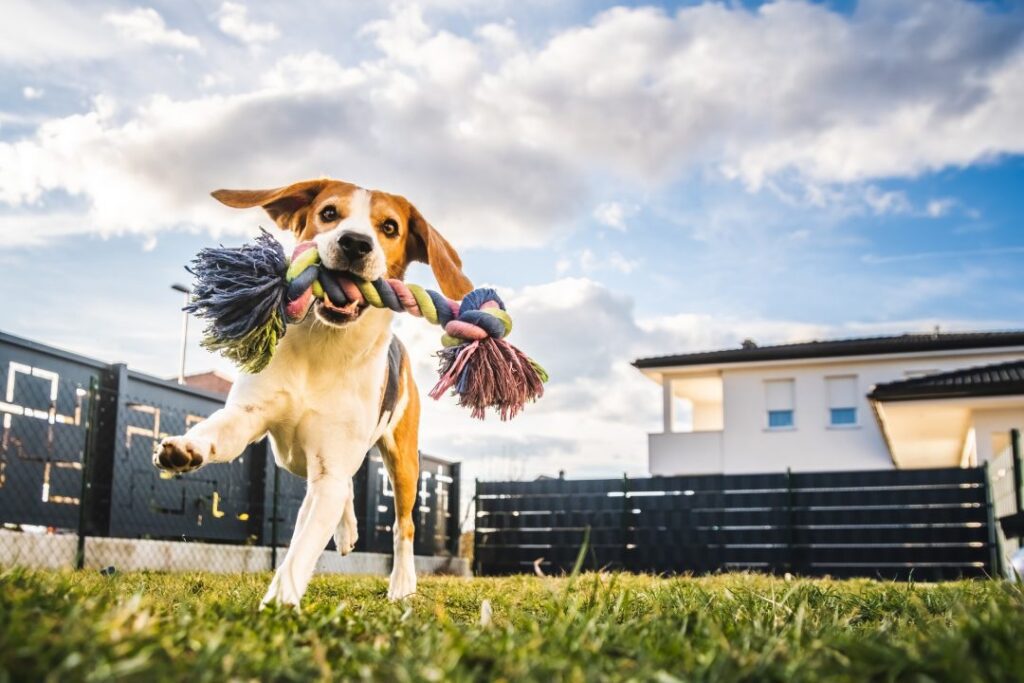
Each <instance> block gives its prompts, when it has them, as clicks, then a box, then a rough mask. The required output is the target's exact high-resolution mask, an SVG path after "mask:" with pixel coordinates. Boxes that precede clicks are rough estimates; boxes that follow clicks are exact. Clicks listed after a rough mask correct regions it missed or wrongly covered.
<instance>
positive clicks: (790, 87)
mask: <svg viewBox="0 0 1024 683" xmlns="http://www.w3.org/2000/svg"><path fill="white" fill-rule="evenodd" d="M232 7H234V6H232ZM238 7H242V6H240V5H239V6H238ZM243 9H244V7H243ZM239 14H240V13H239V12H238V11H237V10H230V11H229V12H228V14H227V15H222V18H223V17H224V16H234V17H236V18H237V16H239ZM107 19H108V21H111V22H113V23H114V24H115V25H116V26H117V27H118V28H119V29H120V30H122V31H124V32H125V33H126V35H129V36H132V37H133V39H135V40H140V41H143V42H149V43H152V44H160V45H167V46H172V47H176V48H178V49H182V50H199V49H200V45H199V41H198V39H197V38H195V37H193V36H189V35H185V34H184V33H181V32H180V31H175V30H172V29H169V28H167V27H166V25H165V24H164V21H163V19H162V17H160V15H159V14H157V13H156V12H155V11H154V10H152V9H143V8H138V9H135V10H132V11H130V12H126V13H121V14H109V15H107ZM1022 20H1024V18H1022V15H1019V14H1016V13H1009V14H1006V13H997V12H993V11H989V10H987V9H986V8H985V7H984V6H981V5H978V4H974V3H969V2H964V1H962V0H939V1H937V2H933V3H917V2H911V1H910V0H889V1H886V2H882V1H881V0H865V1H864V2H861V3H859V4H858V6H857V8H856V9H855V11H854V12H853V15H852V16H845V15H841V14H838V13H833V12H830V11H828V9H827V8H825V7H822V6H819V5H812V4H807V3H803V2H780V3H774V4H769V5H765V6H762V7H761V8H760V9H758V10H757V11H749V10H746V9H744V8H742V7H740V6H731V5H723V4H719V3H715V4H705V5H700V6H696V7H684V8H682V9H680V10H679V11H677V12H676V13H674V14H671V15H669V14H666V13H665V12H663V11H661V10H658V9H654V8H649V7H642V8H636V9H630V8H616V9H613V10H609V11H607V12H604V13H602V14H600V15H598V16H596V17H595V18H594V19H593V20H592V21H590V22H589V23H588V24H586V25H582V26H574V27H569V28H565V29H563V30H560V31H558V32H556V33H554V34H553V35H552V36H551V37H550V38H549V39H547V40H546V41H541V42H540V43H537V42H530V41H525V40H520V39H519V36H518V35H517V32H516V28H515V26H514V25H508V24H503V25H485V26H483V27H481V28H480V29H479V30H477V31H476V32H473V31H469V32H467V34H466V35H465V36H462V35H456V34H455V33H452V32H450V31H445V30H437V29H435V28H433V27H432V26H431V25H430V24H429V23H427V21H426V20H425V19H424V16H423V14H422V12H421V11H420V10H419V9H417V7H416V6H404V7H402V8H400V9H397V10H395V11H394V12H393V13H392V15H391V16H390V17H388V18H386V19H383V20H380V21H373V22H370V23H368V24H367V25H365V26H364V27H363V28H362V29H361V30H359V31H356V33H358V35H359V36H361V37H363V38H366V39H369V40H370V41H372V43H373V45H374V46H375V48H376V54H375V55H374V56H372V57H369V58H366V59H363V60H362V61H356V62H351V63H345V64H341V63H339V62H338V61H337V60H336V59H335V58H334V57H331V56H329V55H325V54H322V53H318V52H306V53H300V54H286V55H284V56H283V57H280V58H278V59H277V61H276V64H271V66H270V67H269V68H267V69H265V70H264V75H263V76H262V78H256V79H254V78H253V76H252V74H251V73H249V71H250V69H251V66H250V65H249V64H244V65H239V66H238V67H237V68H238V72H236V73H232V74H225V75H224V76H223V80H221V77H218V78H217V79H215V80H210V81H209V82H208V83H207V87H209V88H210V89H213V88H215V87H216V84H217V82H230V83H231V84H232V86H233V87H232V90H231V92H230V94H216V93H215V92H211V93H209V94H207V95H204V96H200V97H194V98H191V99H189V98H187V97H180V98H176V99H172V98H170V97H166V96H162V95H154V96H153V97H152V98H151V99H149V100H148V101H146V102H144V103H143V104H142V105H141V106H138V107H136V108H134V109H132V110H125V111H122V112H120V114H119V115H118V116H117V117H103V116H102V115H100V112H98V111H90V112H86V113H83V114H77V115H74V116H68V117H64V118H57V119H52V120H49V121H46V122H45V123H43V124H42V125H41V126H40V127H39V128H38V130H37V131H36V133H35V134H34V135H31V136H29V137H26V138H23V139H20V140H13V141H7V142H3V143H0V201H4V202H6V203H9V204H14V205H23V204H26V203H31V202H33V201H36V200H38V198H39V197H41V196H42V195H43V194H45V193H46V192H49V191H62V192H67V193H70V194H72V195H76V196H80V197H82V198H83V199H84V200H85V204H86V205H87V206H89V207H90V209H89V215H88V216H87V217H86V219H85V220H83V221H82V222H81V224H82V229H83V230H101V231H108V232H110V231H120V230H132V231H141V232H151V231H154V230H159V229H161V228H167V227H174V226H177V225H180V224H182V223H192V224H197V225H200V226H206V227H209V228H215V229H222V228H224V227H231V226H235V227H236V228H237V227H238V226H240V225H242V223H243V221H242V220H241V219H237V218H228V217H227V213H226V212H224V211H222V210H219V209H216V208H215V207H213V205H212V203H211V202H210V200H209V199H208V198H207V196H206V193H207V192H208V191H209V190H210V189H212V188H215V187H220V186H225V185H233V186H241V185H255V186H266V185H276V184H283V183H285V182H290V181H292V180H295V179H300V178H305V177H310V176H315V175H320V174H325V173H326V174H329V175H334V176H337V177H341V178H344V179H348V180H352V181H355V182H358V183H360V184H364V185H372V186H377V187H383V188H386V189H394V190H396V191H401V192H402V193H403V194H406V195H407V196H410V197H411V198H412V199H413V200H414V201H418V202H419V203H421V204H424V206H421V208H423V209H424V210H425V211H426V212H427V215H428V216H429V217H430V218H431V219H432V220H433V221H434V222H435V223H437V224H438V225H440V226H443V228H444V229H445V230H446V231H448V232H450V233H451V234H452V235H453V236H455V238H456V239H457V240H458V241H459V243H460V244H461V245H465V246H472V245H477V244H486V245H489V246H495V247H501V246H507V245H537V244H540V243H544V242H546V241H548V240H550V239H551V236H552V235H556V234H559V230H557V229H556V228H558V227H569V226H570V225H572V224H573V222H574V219H575V218H577V217H578V216H579V215H580V214H581V212H585V211H586V210H587V207H588V206H593V204H592V202H593V199H592V198H591V197H589V196H588V191H589V188H590V183H591V182H593V181H594V179H595V178H599V179H600V178H625V179H627V180H630V181H639V182H640V183H642V184H646V185H655V186H660V185H661V184H663V183H668V182H671V181H672V180H673V179H676V178H678V177H679V174H680V173H685V172H688V171H692V170H695V169H699V170H702V171H704V172H711V173H718V174H721V175H722V176H724V177H726V178H732V179H734V180H736V181H739V182H741V183H742V184H743V185H744V186H745V187H747V188H749V189H751V190H757V189H759V188H770V189H773V191H775V189H777V188H783V187H788V188H796V191H795V192H794V193H793V197H795V199H794V201H798V202H801V203H804V204H810V205H815V206H818V205H828V204H830V203H833V202H848V201H850V197H851V196H857V197H858V199H857V201H861V202H864V205H865V206H867V207H868V209H867V210H871V211H878V212H894V211H895V212H898V211H902V210H904V209H903V206H904V200H905V197H903V198H901V196H900V195H899V193H892V192H884V191H877V192H876V193H875V194H872V193H871V192H870V191H869V192H867V193H866V194H864V193H863V191H862V190H863V188H864V187H868V188H870V187H871V185H870V183H871V181H872V180H873V179H877V178H882V177H885V178H889V177H912V176H914V175H917V174H920V173H923V172H926V171H929V170H933V169H938V168H944V167H947V166H962V165H967V164H972V163H975V162H978V161H984V160H988V159H991V158H993V157H995V156H998V155H1000V154H1008V153H1015V152H1024V128H1022V127H1021V126H1020V125H1019V121H1020V120H1024V49H1022V41H1021V35H1022V34H1024V26H1022ZM247 22H248V20H246V22H245V26H249V23H247ZM264 28H266V27H265V26H264ZM257 33H259V32H257ZM257 33H253V34H251V36H254V35H257ZM260 35H262V36H263V37H266V36H267V35H269V34H268V33H267V32H266V31H263V32H262V33H261V34H260ZM251 36H250V37H251ZM499 48H500V49H499ZM0 49H2V48H0ZM218 67H221V68H223V65H218ZM235 76H237V77H239V78H238V79H237V80H233V78H232V77H235ZM254 82H255V85H253V83H254ZM236 83H237V84H238V85H236ZM246 83H248V84H250V85H249V86H248V90H247V89H246V86H245V85H244V84H246ZM851 186H852V187H854V188H861V189H857V190H856V192H854V193H851V192H850V191H849V189H848V188H849V187H851ZM787 191H789V190H787ZM858 193H860V194H858ZM861 194H863V196H862V197H861V196H860V195H861ZM613 204H614V203H612V202H609V203H608V204H607V205H605V206H603V207H599V208H600V209H601V210H599V211H598V212H597V218H598V220H601V221H604V223H605V224H607V225H610V226H612V227H618V226H620V225H622V226H624V225H626V219H627V218H628V211H626V208H627V207H624V206H619V207H618V208H617V207H616V206H615V205H613ZM142 207H146V209H147V210H141V211H135V210H134V209H137V208H138V209H141V208H142ZM253 215H254V214H250V215H249V216H248V218H247V221H246V222H247V224H252V223H253V222H255V219H254V218H253ZM481 226H487V230H482V229H481Z"/></svg>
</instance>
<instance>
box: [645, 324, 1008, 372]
mask: <svg viewBox="0 0 1024 683" xmlns="http://www.w3.org/2000/svg"><path fill="white" fill-rule="evenodd" d="M1007 346H1024V330H1014V331H1009V332H943V333H935V334H901V335H898V336H890V337H863V338H860V339H832V340H826V341H810V342H801V343H798V344H778V345H776V346H753V345H750V344H746V343H745V344H744V346H743V347H741V348H735V349H723V350H721V351H702V352H698V353H683V354H677V355H671V356H654V357H651V358H638V359H637V360H635V361H633V366H634V367H636V368H640V369H641V370H642V369H645V368H667V367H675V366H680V365H705V364H717V363H743V362H749V361H775V360H794V359H802V358H835V357H842V356H873V355H878V354H889V353H919V352H923V351H954V350H960V349H991V348H999V347H1007Z"/></svg>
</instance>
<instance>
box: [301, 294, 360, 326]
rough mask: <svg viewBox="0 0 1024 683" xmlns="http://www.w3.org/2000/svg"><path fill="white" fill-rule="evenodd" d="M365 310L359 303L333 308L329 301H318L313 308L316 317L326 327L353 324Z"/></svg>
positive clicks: (353, 302) (352, 302) (354, 302)
mask: <svg viewBox="0 0 1024 683" xmlns="http://www.w3.org/2000/svg"><path fill="white" fill-rule="evenodd" d="M366 308H367V306H366V304H365V303H363V302H360V301H350V302H348V303H347V304H345V305H344V306H335V305H334V304H333V303H331V301H330V299H328V298H326V297H324V298H323V299H318V300H317V302H316V304H315V305H314V307H313V312H314V313H315V314H316V317H317V318H319V319H320V320H322V321H323V322H325V323H327V324H328V325H336V326H339V327H340V326H342V325H347V324H349V323H351V322H355V321H356V320H357V319H358V318H359V316H361V315H362V314H363V311H365V310H366Z"/></svg>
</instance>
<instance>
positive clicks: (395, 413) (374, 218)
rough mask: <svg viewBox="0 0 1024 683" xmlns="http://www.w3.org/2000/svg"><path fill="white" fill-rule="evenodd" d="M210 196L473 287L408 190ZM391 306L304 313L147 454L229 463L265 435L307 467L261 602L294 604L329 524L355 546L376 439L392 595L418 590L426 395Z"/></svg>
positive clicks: (378, 259)
mask: <svg viewBox="0 0 1024 683" xmlns="http://www.w3.org/2000/svg"><path fill="white" fill-rule="evenodd" d="M213 196H214V197H215V198H216V199H218V200H219V201H221V202H222V203H224V204H226V205H228V206H231V207H234V208H239V209H245V208H251V207H256V206H260V207H263V209H264V210H265V211H266V212H267V213H268V214H269V215H270V217H271V218H272V219H273V220H274V222H275V223H276V224H277V225H278V227H280V228H282V229H284V230H288V231H291V232H292V233H294V234H295V235H296V237H297V238H298V239H299V240H300V241H307V240H312V241H313V242H315V243H316V246H317V250H318V251H319V253H320V258H321V260H322V261H323V263H324V264H326V265H327V267H329V268H331V269H333V270H341V271H348V272H351V273H353V274H354V275H356V276H358V277H360V278H363V279H366V280H374V279H376V278H379V277H389V278H402V277H403V276H404V275H405V270H406V267H407V266H408V264H409V263H410V262H411V261H422V262H425V263H428V264H430V267H431V269H432V270H433V272H434V276H435V277H436V278H437V282H438V284H439V285H440V287H441V291H442V292H444V294H445V296H448V297H450V298H452V299H456V300H458V299H461V298H462V297H463V296H465V295H466V294H467V293H468V292H469V291H470V290H471V289H472V288H473V286H472V284H471V283H470V281H469V279H468V278H467V277H466V276H465V275H464V274H463V272H462V262H461V260H460V258H459V255H458V254H457V253H456V252H455V249H453V248H452V246H451V245H450V244H449V243H448V241H447V240H445V238H444V237H442V236H441V235H440V233H438V232H437V231H436V230H435V229H434V228H433V227H431V225H430V224H429V223H427V221H426V220H424V219H423V216H422V215H420V212H419V211H417V209H416V207H414V206H413V205H412V204H411V203H409V201H408V200H406V199H405V198H404V197H400V196H398V195H393V194H388V193H386V192H380V191H377V190H365V189H363V188H361V187H357V186H355V185H352V184H350V183H345V182H340V181H337V180H327V179H324V180H309V181H305V182H300V183H295V184H294V185H289V186H288V187H282V188H278V189H273V190H217V191H216V192H214V193H213ZM392 315H393V313H392V311H390V310H388V309H380V308H368V307H367V306H366V305H365V304H362V303H356V302H352V303H349V304H348V305H346V306H343V307H336V306H334V305H332V304H331V303H330V302H329V301H328V300H326V299H324V300H318V301H317V302H316V303H315V304H314V307H313V311H312V314H310V315H309V316H308V317H307V318H306V320H305V321H303V322H302V323H300V324H296V325H292V326H290V327H289V329H288V334H287V335H286V336H285V337H284V338H283V339H282V340H281V342H280V344H279V346H278V349H277V351H276V353H275V354H274V357H273V360H271V362H270V364H269V365H268V366H267V367H266V368H265V369H264V370H263V371H261V372H259V373H258V374H255V375H249V374H242V375H241V376H240V377H239V379H238V381H237V382H235V384H234V386H233V387H232V388H231V392H230V393H229V395H228V398H227V403H226V405H225V406H224V407H223V408H222V409H220V410H218V411H217V412H215V413H214V414H213V415H211V416H210V417H209V418H208V419H207V420H205V421H203V422H201V423H199V424H197V425H195V426H194V427H192V428H191V429H189V430H188V432H187V433H186V434H184V435H183V436H173V437H169V438H167V439H164V440H163V441H162V442H161V443H160V444H159V445H158V446H157V449H156V452H155V454H154V458H153V461H154V464H155V465H156V466H157V467H159V468H161V469H164V470H168V471H171V472H176V473H180V472H189V471H192V470H195V469H197V468H199V467H202V466H204V465H208V464H210V463H222V462H230V461H232V460H233V459H235V458H237V457H238V456H239V454H241V453H242V451H243V450H244V449H245V447H246V446H247V445H248V444H250V443H252V442H254V441H258V440H259V439H261V438H263V436H264V435H267V434H269V436H270V442H271V445H272V447H273V451H274V458H275V460H276V461H277V464H278V465H280V466H281V467H284V468H285V469H287V470H288V471H289V472H292V473H294V474H296V475H299V476H301V477H304V478H305V479H306V482H307V485H306V495H305V498H304V499H303V501H302V505H301V507H300V509H299V513H298V518H297V519H296V522H295V531H294V534H293V535H292V540H291V545H290V546H289V547H288V552H287V554H286V555H285V558H284V561H283V562H282V563H281V566H280V567H279V568H278V570H277V573H276V574H275V575H274V579H273V581H272V582H271V584H270V587H269V589H268V590H267V594H266V596H265V597H264V598H263V604H267V603H280V604H287V605H297V604H298V603H299V601H300V600H301V598H302V595H303V593H305V591H306V587H307V585H308V584H309V580H310V578H311V576H312V574H313V570H314V568H315V566H316V563H317V559H318V558H319V557H320V554H321V553H322V552H323V550H324V547H325V546H326V545H327V542H328V540H329V539H330V537H331V535H332V534H333V535H334V540H335V543H336V545H337V547H338V550H339V551H340V552H341V554H342V555H346V554H348V553H350V552H351V551H352V549H353V548H354V547H355V544H356V536H357V534H356V517H355V510H354V508H353V484H352V477H353V475H354V474H355V473H356V471H357V470H358V469H359V466H360V465H361V464H362V461H363V458H364V457H365V456H366V453H367V451H368V450H369V449H370V448H371V447H372V446H373V445H374V444H377V445H378V446H379V447H380V451H381V453H382V455H383V459H384V464H385V467H386V468H387V471H388V475H389V476H390V477H391V483H392V488H393V489H394V496H395V526H394V568H393V569H392V572H391V580H390V584H389V587H388V597H389V598H390V599H391V600H399V599H401V598H404V597H406V596H409V595H412V594H413V593H415V592H416V570H415V566H414V563H413V534H414V527H413V521H412V512H413V508H414V506H415V503H416V495H417V490H418V483H419V457H418V444H417V431H418V428H419V419H420V402H419V396H418V394H417V391H416V385H415V383H414V382H413V377H412V371H411V368H410V366H409V361H408V358H407V357H406V353H405V350H404V348H403V346H402V344H401V342H399V341H398V340H397V339H396V338H395V337H394V336H393V335H392V333H391V317H392Z"/></svg>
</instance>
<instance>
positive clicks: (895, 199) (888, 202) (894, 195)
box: [864, 186, 913, 215]
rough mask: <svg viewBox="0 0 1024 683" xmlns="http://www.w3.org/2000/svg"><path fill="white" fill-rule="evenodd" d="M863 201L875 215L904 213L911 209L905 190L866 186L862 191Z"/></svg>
mask: <svg viewBox="0 0 1024 683" xmlns="http://www.w3.org/2000/svg"><path fill="white" fill-rule="evenodd" d="M864 202H865V203H866V204H867V205H868V206H869V207H870V208H871V210H872V211H874V212H875V214H876V215H882V214H891V213H896V214H905V213H910V212H911V211H912V210H913V207H912V206H911V204H910V200H909V199H907V195H906V193H905V192H900V191H896V190H889V191H885V190H881V189H879V188H877V187H874V186H871V187H869V188H867V190H866V191H865V192H864Z"/></svg>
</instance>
